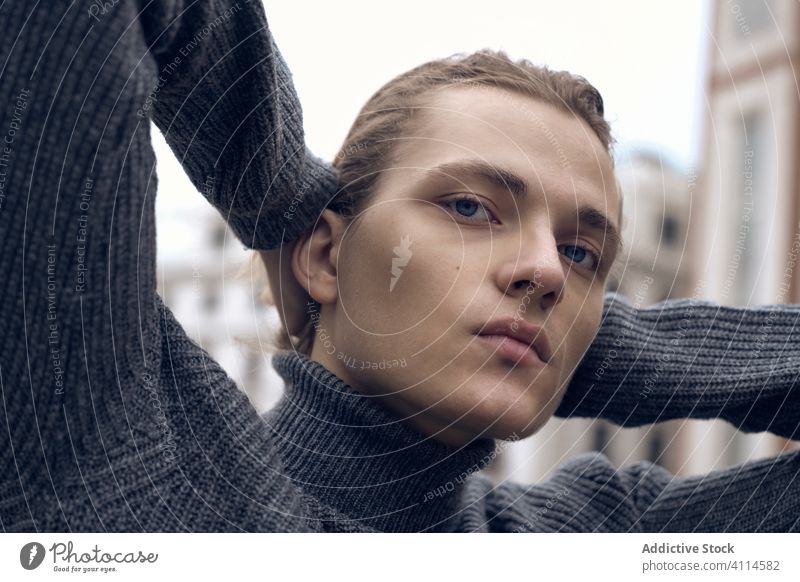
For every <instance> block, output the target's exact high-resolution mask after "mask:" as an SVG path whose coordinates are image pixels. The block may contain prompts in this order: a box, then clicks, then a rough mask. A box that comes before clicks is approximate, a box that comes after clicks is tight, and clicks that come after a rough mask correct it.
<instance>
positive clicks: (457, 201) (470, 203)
mask: <svg viewBox="0 0 800 582" xmlns="http://www.w3.org/2000/svg"><path fill="white" fill-rule="evenodd" d="M444 204H445V205H447V206H449V207H450V208H454V209H455V211H456V212H457V213H458V216H460V217H461V218H465V219H467V220H468V221H469V222H478V223H488V222H491V221H492V220H493V218H492V216H491V214H490V213H489V212H488V211H487V210H486V207H485V206H484V205H483V204H481V202H480V201H479V200H478V199H477V198H473V197H471V196H461V197H459V198H453V199H452V200H447V201H446V202H445V203H444ZM481 213H482V214H483V219H481V218H477V219H475V218H474V217H475V216H478V217H480V216H481Z"/></svg>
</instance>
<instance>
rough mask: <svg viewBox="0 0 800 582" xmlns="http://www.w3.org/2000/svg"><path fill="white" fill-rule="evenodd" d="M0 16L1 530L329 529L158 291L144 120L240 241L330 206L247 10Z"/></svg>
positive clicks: (12, 12)
mask: <svg viewBox="0 0 800 582" xmlns="http://www.w3.org/2000/svg"><path fill="white" fill-rule="evenodd" d="M0 19H2V21H3V24H4V26H5V27H6V29H7V30H8V31H9V34H6V35H3V36H2V37H1V38H0V57H2V60H3V63H4V66H3V68H2V70H0V75H2V77H0V97H2V99H0V101H2V103H4V104H5V105H4V106H3V108H2V109H1V110H0V140H2V139H3V138H4V137H8V138H9V139H10V141H7V142H6V143H5V145H0V185H2V190H0V233H2V236H3V237H4V238H3V240H4V248H3V252H2V253H0V268H2V272H3V273H4V283H5V284H6V288H5V291H6V294H5V296H4V299H3V301H1V302H0V321H2V325H0V391H2V393H3V398H4V400H3V406H4V414H3V415H2V418H3V420H0V466H2V467H4V468H8V470H7V471H5V472H4V475H3V476H2V477H0V489H2V490H3V491H4V494H3V495H4V496H3V499H4V500H6V501H8V502H7V503H4V504H0V505H2V508H0V522H2V524H3V528H4V529H6V530H8V531H34V530H35V531H41V530H46V531H80V530H90V531H100V530H110V531H143V530H144V531H174V530H190V531H200V530H202V531H208V530H211V531H223V530H225V531H227V530H234V531H241V530H248V531H251V530H259V531H276V530H277V531H297V530H306V529H312V530H313V529H321V528H323V527H337V524H336V523H334V524H332V525H330V526H323V524H322V520H323V518H324V517H325V516H326V515H329V514H330V513H329V511H328V509H327V508H322V507H317V506H315V505H314V502H313V500H310V499H308V498H306V497H305V496H304V495H302V493H301V492H300V490H299V489H298V488H297V487H296V486H295V485H294V483H292V482H291V481H290V480H289V478H288V477H286V475H285V474H284V473H283V472H282V470H281V465H280V459H279V458H278V456H277V455H276V453H275V449H274V446H273V442H272V438H271V436H270V435H269V434H268V432H267V429H266V427H265V426H264V423H263V421H262V419H261V418H260V417H259V416H258V414H257V413H256V411H255V410H254V409H253V407H252V406H251V405H250V403H249V401H248V400H247V397H246V396H245V395H244V394H242V393H241V392H240V391H239V390H238V389H237V387H236V386H235V384H234V383H233V381H232V380H231V379H230V378H229V377H227V375H226V374H225V372H224V371H223V370H222V368H221V367H220V366H219V365H218V364H217V363H216V362H214V361H213V360H212V359H211V358H209V356H208V354H207V353H206V352H204V351H203V350H202V349H201V348H200V347H199V346H197V344H196V343H194V342H192V341H191V340H190V339H189V338H188V337H186V334H185V332H184V331H183V329H181V327H180V325H179V324H178V323H177V322H176V321H175V320H174V318H173V317H172V316H171V314H170V313H169V310H168V309H166V308H165V307H164V306H163V304H162V303H161V301H160V300H159V298H158V296H157V294H156V269H155V262H156V233H155V209H154V198H155V195H156V172H155V155H154V152H153V149H152V146H151V142H150V119H151V117H152V119H154V120H155V121H156V123H157V125H159V127H161V129H162V130H163V131H165V133H166V135H167V139H168V141H169V143H170V144H171V145H172V147H173V149H174V150H175V151H176V153H178V156H179V159H180V160H181V162H182V163H183V165H184V168H185V169H186V170H187V172H188V173H189V175H190V176H191V178H192V180H193V182H194V183H195V185H196V186H197V187H198V188H199V189H200V190H201V192H203V193H204V194H206V195H207V197H208V198H209V200H210V201H211V202H212V203H214V204H215V205H216V206H217V208H218V209H219V210H220V212H222V213H223V215H224V216H225V217H226V218H228V219H229V221H230V223H231V224H232V226H233V228H234V230H236V233H237V235H238V236H239V237H240V238H241V239H242V240H243V241H244V242H245V243H246V244H249V245H250V246H253V247H262V246H264V247H269V246H271V245H275V246H277V245H278V244H279V243H280V240H281V237H282V236H284V228H286V229H287V233H288V234H287V235H286V236H285V240H290V239H291V237H292V236H293V234H294V235H296V234H297V233H299V232H300V231H301V230H302V229H303V228H304V227H305V226H306V224H304V223H305V222H307V221H308V220H309V216H314V213H315V204H314V202H313V201H312V199H313V197H314V194H315V193H317V192H318V188H321V190H319V191H322V192H323V193H322V194H321V195H320V196H319V200H322V201H323V204H324V201H327V190H326V189H327V188H330V187H332V181H333V178H334V175H333V171H332V170H330V169H326V168H324V167H323V165H322V164H321V163H320V162H319V161H318V160H315V159H314V158H311V157H309V156H308V153H307V151H306V150H305V146H304V145H303V132H302V119H301V117H300V110H299V106H298V105H297V102H296V98H295V96H294V93H293V90H292V88H291V84H290V76H289V74H288V71H287V70H286V67H285V64H284V63H283V62H282V60H281V59H280V55H279V53H278V52H277V50H276V49H275V48H274V45H273V43H272V39H271V35H270V33H269V30H268V29H267V28H266V22H265V17H264V13H263V7H262V5H261V3H260V2H256V1H252V2H249V1H246V0H186V1H167V0H164V1H159V2H150V1H149V0H142V1H141V2H135V1H130V2H119V3H113V4H112V3H105V4H104V5H101V4H99V3H96V2H83V3H70V4H69V5H67V4H62V3H54V4H52V5H50V4H47V5H45V4H43V3H38V4H35V3H24V2H16V3H5V4H3V5H2V6H0ZM301 200H302V201H303V203H300V202H299V201H301ZM292 202H294V203H295V208H294V211H293V212H292V209H290V208H287V206H288V205H289V204H291V203H292ZM285 212H288V213H289V216H290V217H287V216H286V214H284V213H285Z"/></svg>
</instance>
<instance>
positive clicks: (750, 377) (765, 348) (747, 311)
mask: <svg viewBox="0 0 800 582" xmlns="http://www.w3.org/2000/svg"><path fill="white" fill-rule="evenodd" d="M798 374H800V306H798V305H771V306H757V307H749V308H736V307H726V306H721V305H717V304H714V303H711V302H707V301H698V300H691V299H678V300H668V301H665V302H662V303H660V304H657V305H653V306H650V307H646V308H643V309H638V308H637V307H636V306H634V305H631V303H629V302H628V301H627V300H626V299H625V298H624V297H623V296H621V295H618V294H608V295H607V296H606V299H605V309H604V316H603V322H602V325H601V327H600V330H599V332H598V334H597V336H596V338H595V340H594V342H593V343H592V345H591V346H590V348H589V350H588V352H587V353H586V356H585V357H584V359H583V361H582V362H581V364H580V365H579V367H578V369H577V370H576V372H575V376H574V377H573V379H572V383H571V384H570V386H569V388H568V390H567V392H566V394H565V397H564V399H563V400H562V402H561V404H560V405H559V408H558V410H557V411H556V415H557V416H560V417H569V416H572V417H575V416H582V417H595V418H605V419H607V420H610V421H612V422H614V423H616V424H618V425H621V426H641V425H643V424H647V423H654V422H661V421H666V420H670V419H675V418H695V419H710V418H722V419H724V420H726V421H728V422H730V423H732V424H733V425H735V426H736V427H737V428H738V429H739V430H741V431H743V432H762V431H769V432H772V433H774V434H776V435H779V436H783V437H786V438H790V439H796V438H798V436H799V435H800V399H798V395H800V390H798V386H797V384H798V382H797V380H798Z"/></svg>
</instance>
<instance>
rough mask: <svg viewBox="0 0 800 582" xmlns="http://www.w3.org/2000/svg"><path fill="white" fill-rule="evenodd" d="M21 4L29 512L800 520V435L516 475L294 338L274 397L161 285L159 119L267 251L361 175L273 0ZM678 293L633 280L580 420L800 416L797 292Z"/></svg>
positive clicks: (379, 526)
mask: <svg viewBox="0 0 800 582" xmlns="http://www.w3.org/2000/svg"><path fill="white" fill-rule="evenodd" d="M0 20H1V21H2V22H3V23H4V29H5V30H6V31H7V33H6V34H4V35H2V37H1V38H0V62H2V63H3V64H2V67H1V68H0V97H2V98H0V140H4V141H2V142H0V241H1V242H2V252H0V272H2V277H3V281H4V289H5V294H4V297H3V301H2V302H0V322H2V324H1V325H0V393H1V394H2V405H3V413H2V415H0V418H2V420H0V466H2V467H3V468H4V471H3V472H2V476H0V527H2V529H3V530H4V531H374V530H382V531H409V530H414V531H438V530H443V531H488V530H491V531H515V530H522V531H593V530H611V531H629V530H635V531H638V530H650V531H661V530H669V531H695V530H697V531H700V530H702V531H709V530H710V531H725V530H727V531H755V530H775V531H790V530H796V529H797V527H798V525H797V524H798V522H797V519H798V518H797V516H798V499H800V493H798V491H799V490H800V486H799V485H798V470H799V469H800V461H799V460H798V455H797V454H796V453H792V454H785V455H782V456H780V457H777V458H775V459H769V460H765V461H760V462H757V463H752V464H748V465H745V466H742V467H737V468H734V469H731V470H729V471H724V472H720V473H715V474H712V475H711V476H709V477H706V478H692V479H676V478H672V476H670V475H669V474H668V473H667V472H666V471H664V470H663V469H660V468H658V467H656V466H652V465H649V464H637V465H634V466H632V467H628V468H624V469H623V470H620V471H615V470H614V467H612V466H611V464H610V463H609V462H608V460H607V459H606V458H605V457H604V456H603V455H600V454H589V455H581V456H579V457H576V458H574V459H572V460H570V461H568V462H567V463H565V464H564V465H563V466H562V467H560V468H559V469H558V471H557V473H556V474H555V475H554V476H553V477H552V478H551V479H549V480H548V481H547V482H544V483H541V484H539V485H536V486H535V487H525V486H522V485H519V484H514V483H507V484H504V485H503V486H501V487H499V488H496V489H495V488H492V486H491V483H490V481H489V480H488V479H487V478H486V477H485V476H482V475H480V474H474V471H475V470H476V469H475V467H479V466H482V463H483V459H484V458H485V456H486V454H487V453H490V452H491V451H493V450H494V446H495V444H494V443H492V442H491V441H475V442H474V443H472V444H471V445H470V446H469V447H467V448H465V449H463V450H458V451H456V450H450V449H448V448H447V447H443V446H441V445H438V444H435V443H433V442H430V441H426V440H425V439H422V438H421V437H420V436H419V435H414V434H413V433H412V432H411V431H410V430H408V429H407V427H405V425H402V424H401V423H398V422H389V419H391V417H390V416H389V415H388V413H385V412H384V411H382V410H380V409H377V408H376V405H375V403H374V402H373V401H370V400H368V399H365V398H356V397H355V395H354V394H352V393H351V390H347V389H345V387H344V386H343V385H342V384H341V382H338V383H337V379H336V378H335V377H333V376H332V375H330V374H329V373H327V371H326V370H324V368H322V367H321V366H319V365H318V364H316V365H308V364H309V362H310V360H307V358H306V359H305V360H304V359H303V357H302V356H299V355H298V354H284V355H280V357H278V356H276V365H278V366H279V367H280V368H281V370H282V373H284V374H285V376H284V377H286V378H287V382H288V383H289V384H290V389H289V390H288V391H287V393H286V395H285V397H284V400H283V401H282V402H281V404H280V406H279V407H278V408H277V409H276V410H275V411H273V412H272V413H271V414H270V415H267V417H265V418H261V417H259V415H258V414H257V413H256V412H255V410H254V409H253V407H252V406H251V404H250V403H249V401H248V399H247V398H246V397H245V395H244V394H242V393H241V392H240V391H239V390H238V389H237V387H236V386H235V384H234V383H233V381H232V380H231V379H230V378H229V377H228V376H227V375H226V374H225V372H224V371H223V370H222V368H221V367H220V366H219V365H218V364H217V363H216V362H214V361H213V360H212V359H211V358H210V357H209V356H208V354H207V353H206V352H205V351H203V350H202V349H201V348H200V347H198V346H197V345H196V344H195V343H194V342H193V341H191V340H190V339H189V338H188V337H187V336H186V334H185V332H184V330H183V329H182V328H181V326H180V325H179V324H178V323H177V321H176V320H175V319H174V317H173V316H172V314H171V312H170V310H169V309H168V308H166V307H165V306H164V304H163V303H162V302H161V300H160V299H159V297H158V295H157V293H156V272H155V258H156V252H155V217H154V199H155V194H156V189H157V179H156V166H155V156H154V153H153V150H152V147H151V144H150V120H152V121H153V122H155V124H156V126H157V127H158V128H159V129H160V130H161V131H162V132H164V134H165V136H166V139H167V142H168V143H169V144H170V146H171V147H172V149H173V151H174V152H175V154H176V155H177V157H178V159H179V160H180V161H181V163H182V164H183V166H184V168H185V169H186V172H187V173H188V175H189V177H190V178H191V180H192V182H193V183H194V184H195V186H196V187H197V188H198V190H199V191H200V192H201V193H202V194H203V195H205V196H206V197H207V199H208V200H209V201H210V202H211V203H212V204H213V205H214V206H215V207H216V208H217V209H218V210H219V211H220V213H221V214H222V215H223V216H224V217H225V218H226V220H227V221H228V223H229V224H230V225H231V227H232V228H233V230H234V231H235V233H236V235H237V236H238V237H239V238H240V239H241V240H242V241H243V242H244V243H245V244H246V245H247V246H248V247H251V248H261V249H267V248H277V247H278V246H279V245H280V244H281V242H282V241H284V242H285V241H291V240H294V239H296V238H297V237H298V236H299V235H300V234H301V233H302V232H303V231H304V230H305V229H306V228H307V227H308V226H309V225H310V224H312V223H313V222H314V219H315V218H316V217H317V215H318V213H319V212H320V211H321V209H322V208H324V206H325V205H326V203H327V202H328V200H329V199H330V197H331V196H333V195H334V194H335V192H336V176H335V173H334V172H333V170H332V168H331V167H330V166H329V165H327V164H325V163H323V162H322V161H321V160H319V159H318V158H315V157H314V156H312V155H311V154H310V152H308V150H307V148H306V147H305V144H304V138H303V128H302V114H301V109H300V106H299V104H298V102H297V97H296V95H295V92H294V88H293V86H292V83H291V74H290V73H289V70H288V69H287V67H286V65H285V63H284V61H283V60H282V58H281V56H280V53H279V52H278V50H277V48H276V47H275V46H274V43H273V41H272V38H271V35H270V33H269V30H268V28H267V24H266V19H265V17H264V14H263V8H262V7H261V3H260V2H255V1H253V2H245V1H243V0H241V1H239V2H233V1H212V0H202V1H198V2H193V1H166V0H164V1H160V2H147V1H146V0H141V1H139V2H134V1H123V2H119V3H116V4H113V5H112V3H105V5H103V4H101V3H100V4H98V3H95V2H76V3H71V4H69V6H66V5H65V4H62V3H54V4H44V3H38V4H37V3H33V4H32V3H25V2H12V3H8V2H6V3H4V4H2V6H0ZM309 42H310V43H312V45H313V39H310V40H309ZM314 50H317V47H314ZM663 311H664V312H665V313H666V315H667V317H664V316H662V315H661V314H660V312H657V311H645V310H635V309H632V308H631V306H630V305H627V304H625V303H624V302H623V301H615V300H613V297H611V298H609V300H608V301H607V304H606V314H605V315H606V323H605V324H604V327H603V328H602V329H601V330H600V335H599V336H598V341H597V342H596V344H595V345H594V346H593V347H592V349H591V350H590V352H589V354H587V359H586V362H584V364H583V365H582V367H581V370H580V371H579V381H577V382H576V383H575V384H573V386H571V387H570V390H569V392H568V394H567V398H566V399H565V401H564V404H562V406H561V408H560V409H559V414H569V415H575V416H585V415H600V416H603V417H606V418H609V419H612V420H617V421H623V422H625V423H626V424H630V425H635V424H642V423H647V422H653V421H657V420H660V419H666V418H673V417H676V416H682V415H689V416H694V417H697V418H706V417H710V416H713V415H715V414H720V415H722V416H723V417H725V418H728V420H730V421H732V422H735V423H737V424H739V423H741V424H742V427H743V428H744V429H745V430H765V429H769V430H773V431H774V432H777V433H778V434H784V435H790V434H796V433H795V431H796V430H797V427H798V404H797V393H796V391H795V378H796V376H797V372H798V370H799V369H800V357H798V355H799V354H798V351H799V350H798V346H800V341H798V339H800V338H799V337H798V333H797V331H796V330H795V328H794V322H795V321H796V319H797V317H798V313H800V311H799V310H798V309H796V308H787V309H786V311H781V312H780V313H779V314H778V315H777V317H772V313H771V312H767V311H765V310H762V311H758V310H754V311H750V312H744V311H742V310H727V309H723V310H719V309H718V308H717V307H715V306H711V305H701V306H695V305H692V306H689V305H686V304H680V303H678V304H671V305H668V306H667V307H666V308H665V309H664V310H663ZM687 315H689V316H690V320H691V332H690V333H687V334H686V335H685V337H682V338H681V341H680V342H678V343H677V344H674V352H673V354H674V358H673V359H672V360H671V362H670V363H669V364H667V365H666V366H664V365H663V364H662V363H661V362H660V360H659V358H660V357H661V356H662V355H663V353H664V350H665V346H666V344H665V342H667V343H669V345H670V346H672V345H673V344H672V341H671V340H672V339H673V338H674V336H675V322H676V321H678V320H680V319H682V318H683V317H684V316H687ZM767 317H770V318H771V319H770V320H769V321H770V322H771V328H770V329H771V333H767V334H761V335H759V334H760V331H759V330H761V329H762V327H763V325H764V322H765V321H766V320H767ZM623 329H624V330H626V333H627V334H628V336H627V337H629V338H630V343H629V344H628V345H627V347H626V348H625V350H620V355H619V356H618V357H617V359H616V363H615V365H614V366H613V367H612V368H609V369H607V370H606V371H605V373H604V374H603V375H602V376H600V377H599V378H595V377H594V370H596V369H597V367H598V366H599V365H600V363H601V362H603V360H604V359H606V358H607V357H608V350H610V349H612V347H613V346H615V345H616V344H615V340H616V338H617V337H618V335H619V333H621V332H622V330H623ZM762 335H763V336H764V337H763V339H756V338H761V336H762ZM755 341H758V342H760V343H759V344H758V345H759V347H760V349H759V350H754V349H753V346H754V343H753V342H755ZM762 348H763V349H762ZM707 349H708V351H706V350H707ZM623 351H624V354H623V353H622V352H623ZM301 364H302V365H301ZM312 364H313V363H312ZM776 364H779V365H778V366H777V367H776ZM307 371H308V372H307ZM676 371H678V372H680V374H676V373H675V372H676ZM656 372H658V373H659V374H660V375H659V379H658V381H657V382H656V383H655V385H654V387H653V388H652V390H651V392H650V393H649V394H648V396H647V398H646V399H642V398H641V396H640V392H641V389H642V386H641V385H639V383H640V382H646V381H647V379H648V378H651V377H652V376H653V374H654V373H656ZM684 373H685V375H683V374H684ZM319 379H323V380H325V381H324V382H322V383H320V382H318V380H319ZM331 386H333V387H334V388H337V389H330V387H331ZM303 411H305V412H303ZM309 413H310V414H309ZM394 420H397V419H394ZM320 423H322V424H320ZM359 427H363V428H359ZM330 455H335V457H331V456H330ZM332 459H337V461H336V462H333V461H332ZM314 463H320V464H321V465H322V466H326V467H328V468H330V469H331V470H330V471H325V472H321V471H318V470H316V468H315V467H314ZM465 474H466V475H469V476H468V477H466V478H464V477H462V476H463V475H465ZM451 482H452V483H453V486H452V488H451V487H449V486H448V483H451ZM434 485H436V486H437V487H441V486H443V487H444V490H445V492H446V493H447V495H444V496H440V497H434V498H432V499H428V500H427V501H425V499H426V494H428V493H429V488H432V487H433V486H434ZM428 497H430V495H428ZM420 501H422V502H423V505H421V506H420V505H419V504H417V505H413V503H414V502H417V503H419V502H420Z"/></svg>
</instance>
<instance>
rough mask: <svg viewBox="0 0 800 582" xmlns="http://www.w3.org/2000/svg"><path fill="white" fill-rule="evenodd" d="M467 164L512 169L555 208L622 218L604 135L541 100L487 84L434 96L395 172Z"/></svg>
mask: <svg viewBox="0 0 800 582" xmlns="http://www.w3.org/2000/svg"><path fill="white" fill-rule="evenodd" d="M464 158H480V159H482V160H484V161H486V162H488V163H490V164H493V165H496V166H498V167H503V168H507V169H510V170H512V171H513V172H514V173H515V174H517V175H519V176H521V177H524V179H525V181H526V182H527V183H528V185H529V186H530V188H531V189H532V190H533V191H534V192H533V193H534V194H536V193H538V194H539V197H540V198H543V199H545V201H546V202H548V203H549V202H553V203H555V202H557V201H558V200H566V199H570V200H572V203H573V205H574V204H575V203H576V202H583V203H590V204H591V205H592V206H595V207H600V208H603V209H604V212H606V213H607V214H608V215H609V216H611V217H616V216H617V214H618V211H619V193H618V192H617V188H616V181H615V179H614V172H613V166H612V163H611V159H610V157H609V155H608V153H607V152H606V151H605V148H604V147H603V145H602V143H601V142H600V140H599V138H598V137H597V135H595V133H594V131H593V130H592V129H591V127H590V126H589V125H588V123H586V121H584V120H583V119H582V118H580V117H578V116H577V115H575V114H572V113H570V112H566V111H562V110H560V109H557V108H556V107H555V106H553V105H550V104H548V103H545V102H544V101H541V100H539V99H536V98H533V97H529V96H526V95H521V94H518V93H515V92H511V91H507V90H504V89H500V88H495V87H485V86H471V87H448V88H446V89H443V90H440V91H437V92H435V93H433V94H432V95H431V96H430V98H429V99H427V100H426V101H425V103H424V105H422V106H421V108H420V109H419V110H418V111H417V112H415V117H414V121H413V123H412V124H410V126H409V127H408V128H407V130H406V131H405V132H404V134H403V136H402V138H400V140H399V141H398V143H397V145H396V146H395V155H394V163H395V166H396V167H398V169H399V170H400V173H402V174H405V178H406V179H408V178H412V176H411V175H410V174H409V173H408V172H410V173H411V174H416V175H420V173H424V171H425V170H426V169H430V168H433V167H435V166H438V165H440V164H442V163H447V162H450V161H454V160H459V159H464ZM393 173H394V172H393ZM397 177H398V178H399V176H397ZM454 178H458V176H454ZM576 197H577V198H576Z"/></svg>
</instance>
